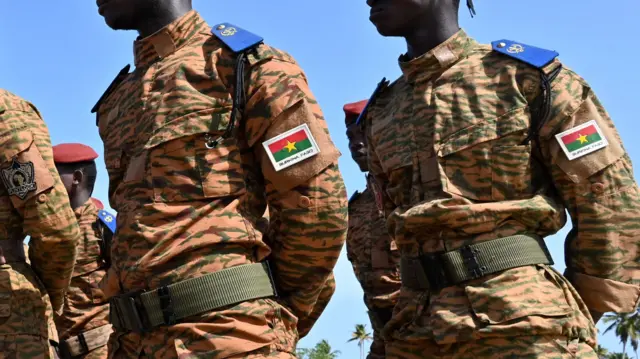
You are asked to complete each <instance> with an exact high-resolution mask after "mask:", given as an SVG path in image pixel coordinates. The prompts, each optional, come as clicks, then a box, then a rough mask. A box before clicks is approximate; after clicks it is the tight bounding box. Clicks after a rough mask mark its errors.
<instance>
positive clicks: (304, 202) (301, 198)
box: [298, 196, 311, 208]
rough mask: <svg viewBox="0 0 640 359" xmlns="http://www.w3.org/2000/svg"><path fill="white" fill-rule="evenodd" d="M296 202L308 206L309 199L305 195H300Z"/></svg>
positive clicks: (304, 206)
mask: <svg viewBox="0 0 640 359" xmlns="http://www.w3.org/2000/svg"><path fill="white" fill-rule="evenodd" d="M298 204H299V205H300V207H302V208H309V206H311V200H310V199H309V197H307V196H302V197H300V200H299V201H298Z"/></svg>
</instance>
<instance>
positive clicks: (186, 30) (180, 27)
mask: <svg viewBox="0 0 640 359" xmlns="http://www.w3.org/2000/svg"><path fill="white" fill-rule="evenodd" d="M204 26H207V24H206V22H205V21H204V20H203V19H202V17H200V14H198V12H197V11H195V10H191V11H189V12H187V13H186V14H184V15H182V16H181V17H180V18H178V19H176V20H175V21H174V22H172V23H170V24H169V25H167V26H165V27H164V28H162V29H160V30H158V31H157V32H156V33H154V34H152V35H149V36H147V37H145V38H143V39H137V40H136V41H135V42H134V43H133V54H134V58H135V65H136V67H140V66H144V65H147V64H149V63H151V62H152V61H154V60H156V59H158V58H164V57H167V56H169V55H171V54H173V53H174V52H176V50H177V49H179V48H180V47H182V46H184V44H185V43H187V41H189V40H190V39H191V38H192V37H193V36H194V35H195V34H196V33H197V32H198V30H199V29H200V28H202V27H204Z"/></svg>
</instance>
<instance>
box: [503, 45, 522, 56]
mask: <svg viewBox="0 0 640 359" xmlns="http://www.w3.org/2000/svg"><path fill="white" fill-rule="evenodd" d="M507 52H508V53H511V54H519V53H521V52H524V46H522V45H520V44H513V45H511V46H509V48H508V49H507Z"/></svg>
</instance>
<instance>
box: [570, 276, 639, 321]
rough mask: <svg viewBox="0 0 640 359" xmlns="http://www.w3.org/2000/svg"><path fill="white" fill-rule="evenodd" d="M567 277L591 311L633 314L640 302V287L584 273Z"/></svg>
mask: <svg viewBox="0 0 640 359" xmlns="http://www.w3.org/2000/svg"><path fill="white" fill-rule="evenodd" d="M565 276H567V278H569V280H570V281H571V284H573V286H574V287H575V288H576V290H577V291H578V293H579V294H580V297H581V298H582V300H583V301H584V303H585V304H586V305H587V307H588V308H589V310H594V311H597V312H601V313H607V312H614V313H631V312H633V311H635V310H636V307H637V306H638V302H639V301H640V286H637V285H634V284H628V283H623V282H618V281H615V280H611V279H605V278H599V277H594V276H590V275H586V274H582V273H571V274H566V272H565Z"/></svg>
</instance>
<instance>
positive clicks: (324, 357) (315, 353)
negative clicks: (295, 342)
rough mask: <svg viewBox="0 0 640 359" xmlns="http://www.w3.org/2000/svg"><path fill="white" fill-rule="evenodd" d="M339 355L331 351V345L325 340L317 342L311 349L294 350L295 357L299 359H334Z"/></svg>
mask: <svg viewBox="0 0 640 359" xmlns="http://www.w3.org/2000/svg"><path fill="white" fill-rule="evenodd" d="M338 355H340V351H339V350H331V345H329V342H328V341H326V340H324V339H323V340H321V341H319V342H318V343H317V344H316V346H315V347H314V348H313V349H306V348H300V349H298V350H296V356H297V357H298V358H300V359H336V358H337V357H338Z"/></svg>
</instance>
